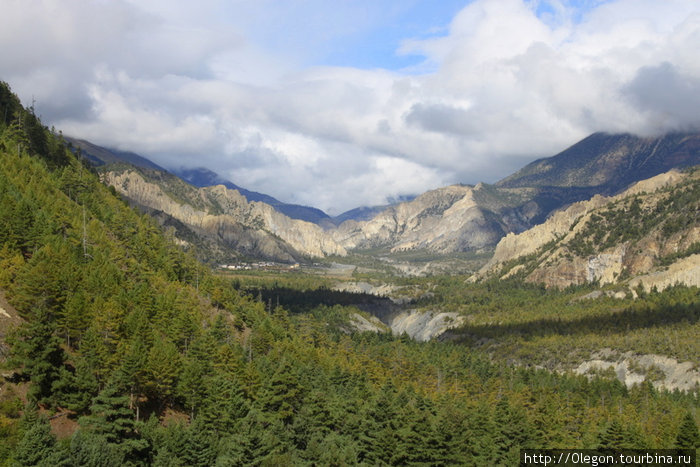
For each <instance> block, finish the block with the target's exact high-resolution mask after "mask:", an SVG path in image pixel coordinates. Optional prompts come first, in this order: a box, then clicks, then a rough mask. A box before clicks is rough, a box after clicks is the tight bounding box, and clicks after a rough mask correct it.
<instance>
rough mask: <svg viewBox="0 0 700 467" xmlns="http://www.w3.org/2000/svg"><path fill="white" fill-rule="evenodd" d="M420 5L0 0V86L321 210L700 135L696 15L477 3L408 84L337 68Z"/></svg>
mask: <svg viewBox="0 0 700 467" xmlns="http://www.w3.org/2000/svg"><path fill="white" fill-rule="evenodd" d="M430 3H431V2H425V1H420V0H414V1H411V2H407V1H399V0H387V2H370V1H356V2H322V1H320V0H313V1H308V2H297V1H291V0H290V1H286V2H273V1H269V0H260V1H256V2H245V1H235V2H230V1H215V0H207V1H204V2H196V4H195V2H173V1H168V2H166V1H155V0H153V1H149V2H140V1H138V2H137V1H135V0H134V1H116V0H115V1H111V2H101V1H87V0H60V1H59V0H6V1H5V2H4V5H3V15H2V16H0V44H1V45H2V48H3V54H2V56H0V79H2V80H4V81H7V82H9V83H10V85H11V86H12V87H13V89H14V90H15V91H17V92H18V93H19V94H20V96H21V97H22V99H23V100H24V101H25V102H30V101H31V100H32V99H34V100H35V102H36V108H37V111H38V113H39V114H40V115H41V116H42V118H43V120H44V121H45V122H46V123H48V124H50V125H55V126H56V127H57V128H58V129H61V130H62V131H63V132H64V133H66V134H70V135H75V136H79V137H82V138H86V139H89V140H91V141H93V142H95V143H98V144H102V145H105V146H109V147H114V148H118V149H125V150H131V151H135V152H138V153H141V154H143V155H145V156H146V157H149V158H151V159H153V160H154V161H155V162H157V163H158V164H160V165H163V166H165V167H171V168H174V167H179V166H185V167H197V166H206V167H208V168H211V169H213V170H216V171H218V172H219V173H221V174H222V175H223V176H225V177H228V178H230V179H231V180H232V181H234V182H235V183H237V184H239V185H241V186H245V187H246V188H248V189H252V190H256V191H261V192H264V193H268V194H271V195H273V196H275V197H277V198H279V199H281V200H284V201H287V202H296V203H301V204H307V205H313V206H316V207H320V208H321V209H324V210H326V211H330V212H332V213H339V212H342V211H343V210H346V209H351V208H353V207H357V206H360V205H375V204H382V203H384V202H385V201H386V199H387V198H389V197H397V196H401V195H407V194H414V193H420V192H422V191H425V190H427V189H430V188H436V187H438V186H442V185H446V184H449V183H456V182H464V183H476V182H478V181H487V182H493V181H495V180H498V179H499V178H502V177H504V176H506V175H508V174H509V173H510V172H512V171H513V170H515V169H517V168H519V167H520V166H522V165H524V164H526V163H527V162H529V161H530V160H531V159H533V158H535V157H542V156H548V155H552V154H554V153H555V152H557V151H560V150H562V149H564V148H566V147H567V146H568V145H570V144H573V143H574V142H576V141H577V140H579V139H581V138H583V137H585V136H587V135H588V134H590V133H592V132H595V131H608V132H633V133H637V134H642V135H653V134H659V133H663V132H667V131H687V130H694V129H698V128H699V127H700V113H699V112H698V111H697V109H698V108H700V48H699V47H698V44H700V4H699V3H698V2H697V1H696V0H664V1H663V2H659V1H656V0H610V1H595V0H590V1H583V2H582V1H577V2H573V1H571V2H569V1H564V0H551V1H536V0H532V1H523V0H475V1H472V2H464V6H463V8H455V11H457V13H456V15H455V16H453V17H451V18H447V19H445V24H444V26H445V27H444V28H438V29H435V28H432V29H431V30H425V31H416V26H415V25H413V26H412V28H413V29H410V31H411V32H415V34H413V35H411V36H407V37H404V38H403V39H402V40H400V41H399V42H397V43H396V44H395V53H396V57H399V58H400V57H413V58H414V59H413V60H409V61H411V64H410V65H409V66H407V67H404V68H397V67H396V66H395V63H398V62H400V60H399V61H395V63H394V64H392V65H389V64H387V66H386V67H381V66H373V67H371V68H370V67H366V66H363V65H361V64H355V63H352V59H351V58H349V59H348V63H345V64H341V65H338V64H337V62H338V61H339V59H338V56H336V55H334V53H335V51H336V49H337V50H340V48H342V49H343V50H345V51H347V50H348V49H351V48H352V47H353V46H354V47H355V56H360V55H361V51H362V50H363V47H364V48H366V49H367V53H368V54H369V53H371V50H372V46H371V44H369V45H368V44H367V42H366V41H365V42H363V40H362V38H363V37H373V38H374V37H380V35H378V34H379V32H381V31H382V30H383V28H389V26H388V24H389V22H391V21H397V18H401V17H402V16H401V15H402V14H404V13H406V11H407V9H411V8H413V10H412V11H413V13H414V14H415V13H416V12H417V11H418V10H416V8H428V7H429V4H430ZM377 4H380V5H381V8H380V7H379V6H377ZM404 10H406V11H404ZM419 13H420V12H419ZM414 16H420V15H417V14H415V15H414ZM404 17H405V16H404ZM423 26H424V27H425V28H427V25H423ZM407 30H408V29H407ZM341 46H342V47H341ZM386 46H387V45H386V44H377V47H378V48H379V47H386ZM328 63H333V64H334V66H329V65H327V64H328Z"/></svg>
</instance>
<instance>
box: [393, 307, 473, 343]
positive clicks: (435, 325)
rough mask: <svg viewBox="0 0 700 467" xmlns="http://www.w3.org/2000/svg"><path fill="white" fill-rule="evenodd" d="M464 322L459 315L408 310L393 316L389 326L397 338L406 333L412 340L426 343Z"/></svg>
mask: <svg viewBox="0 0 700 467" xmlns="http://www.w3.org/2000/svg"><path fill="white" fill-rule="evenodd" d="M463 322H464V317H463V316H460V315H459V313H434V312H431V311H418V310H408V311H404V312H401V313H398V314H397V315H394V316H392V317H391V319H390V320H389V323H387V324H388V325H389V327H390V328H391V332H392V334H394V335H395V336H400V335H401V334H403V333H406V334H408V335H409V336H410V337H411V338H412V339H415V340H417V341H420V342H426V341H429V340H431V339H434V338H436V337H438V336H440V335H442V334H443V333H444V332H445V331H447V330H448V329H451V328H455V327H457V326H459V325H460V324H462V323H463Z"/></svg>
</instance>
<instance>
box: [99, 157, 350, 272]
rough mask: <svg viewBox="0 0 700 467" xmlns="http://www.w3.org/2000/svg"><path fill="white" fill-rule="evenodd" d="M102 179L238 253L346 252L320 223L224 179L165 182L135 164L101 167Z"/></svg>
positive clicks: (281, 257)
mask: <svg viewBox="0 0 700 467" xmlns="http://www.w3.org/2000/svg"><path fill="white" fill-rule="evenodd" d="M103 180H104V182H105V183H107V184H108V185H112V186H114V187H115V189H116V190H117V191H118V192H119V193H121V194H122V195H124V196H125V197H127V198H128V199H130V200H132V201H133V202H135V203H137V204H139V205H141V206H144V207H146V208H149V209H153V210H157V211H161V212H164V213H166V214H167V215H169V216H172V217H173V218H174V219H177V220H178V221H181V222H183V223H184V224H186V225H187V226H189V227H191V228H193V229H194V230H195V231H196V232H197V233H199V234H203V235H205V236H207V237H209V238H213V239H216V240H219V241H221V242H224V243H225V244H226V245H228V246H229V247H231V248H233V249H236V250H239V252H241V253H242V254H246V255H251V256H258V257H265V258H270V259H275V260H278V261H298V260H299V258H300V257H302V256H311V257H322V256H327V255H341V256H343V255H345V254H346V251H345V249H344V248H343V247H342V246H340V245H338V244H337V243H336V242H335V241H334V240H333V238H332V237H331V236H330V235H328V234H327V233H326V232H324V230H323V229H322V228H321V227H319V226H317V225H315V224H312V223H310V222H305V221H301V220H296V219H290V218H288V217H287V216H285V215H283V214H280V213H279V212H277V211H275V209H274V208H272V207H271V206H269V205H267V204H265V203H262V202H252V203H249V202H248V201H247V200H246V198H245V197H244V196H242V195H241V194H240V193H238V191H236V190H229V189H227V188H226V187H224V186H223V185H217V186H212V187H206V188H195V187H192V186H191V185H187V184H186V183H184V182H178V183H177V184H176V185H172V186H167V185H166V186H165V187H164V185H163V184H161V183H158V182H157V180H156V181H152V180H147V179H146V178H145V177H144V176H143V175H142V174H141V173H139V172H137V171H135V170H124V171H121V172H118V171H109V172H105V173H104V174H103Z"/></svg>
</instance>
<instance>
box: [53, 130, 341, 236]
mask: <svg viewBox="0 0 700 467" xmlns="http://www.w3.org/2000/svg"><path fill="white" fill-rule="evenodd" d="M65 139H66V141H67V142H68V143H70V145H71V146H73V147H75V148H80V151H81V154H82V155H83V157H85V158H86V159H88V160H89V161H90V162H91V163H92V164H93V165H95V166H98V167H100V166H104V165H113V164H123V163H126V164H130V165H133V166H135V167H139V168H142V169H154V170H160V171H162V172H168V171H169V172H172V173H173V174H175V175H177V176H178V177H180V178H182V179H183V180H185V181H187V182H189V183H190V184H192V185H194V186H197V187H200V188H204V187H208V186H213V185H224V186H225V187H226V188H229V189H231V190H238V192H239V193H240V194H242V195H243V196H245V197H246V199H247V200H248V201H261V202H263V203H266V204H269V205H270V206H272V207H274V208H275V209H277V210H278V211H279V212H281V213H282V214H284V215H286V216H288V217H291V218H292V219H301V220H304V221H308V222H313V223H314V224H319V225H321V226H324V227H331V226H333V222H332V221H331V218H330V216H329V215H328V214H326V213H325V212H323V211H322V210H320V209H317V208H312V207H309V206H302V205H298V204H288V203H283V202H282V201H279V200H278V199H276V198H273V197H272V196H269V195H266V194H263V193H257V192H255V191H250V190H246V189H245V188H242V187H240V186H238V185H235V184H234V183H232V182H230V181H228V180H226V179H224V178H223V177H221V176H220V175H219V174H217V173H215V172H212V171H211V170H209V169H206V168H204V167H199V168H195V169H187V168H183V167H181V168H178V169H171V170H168V169H165V168H163V167H161V166H159V165H158V164H156V163H154V162H152V161H150V160H149V159H147V158H145V157H143V156H140V155H138V154H136V153H134V152H128V151H119V150H116V149H109V148H105V147H102V146H98V145H96V144H93V143H91V142H90V141H87V140H84V139H78V138H72V137H66V138H65Z"/></svg>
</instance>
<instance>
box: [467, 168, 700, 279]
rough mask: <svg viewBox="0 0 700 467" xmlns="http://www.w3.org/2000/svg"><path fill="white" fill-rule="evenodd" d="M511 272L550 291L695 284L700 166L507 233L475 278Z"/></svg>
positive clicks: (699, 263)
mask: <svg viewBox="0 0 700 467" xmlns="http://www.w3.org/2000/svg"><path fill="white" fill-rule="evenodd" d="M516 274H518V275H522V276H524V277H525V278H526V280H527V281H530V282H537V283H539V282H543V283H545V284H546V285H547V286H554V287H566V286H569V285H578V284H583V283H587V282H596V281H597V282H599V283H600V284H601V285H603V284H608V283H618V282H629V285H630V286H632V287H633V288H634V287H636V286H637V285H638V284H641V285H642V286H643V287H644V288H645V289H646V290H649V289H651V288H652V287H654V286H656V287H657V288H665V287H667V286H669V285H673V284H674V283H675V282H682V283H685V284H688V285H698V286H700V169H697V168H696V169H691V170H690V171H687V172H684V173H681V172H679V171H676V170H673V171H670V172H667V173H665V174H661V175H657V176H655V177H652V178H650V179H648V180H644V181H641V182H638V183H636V184H635V185H633V186H632V187H631V188H629V189H628V190H625V191H624V192H622V193H620V194H618V195H616V196H612V197H605V196H601V195H596V196H594V197H593V198H591V199H590V200H588V201H581V202H578V203H575V204H573V205H571V206H569V207H568V208H567V209H565V210H562V211H559V212H556V213H555V214H553V215H552V216H551V217H550V218H549V219H548V220H547V221H546V222H544V223H543V224H540V225H537V226H535V227H533V228H532V229H529V230H527V231H525V232H522V233H520V234H517V235H516V234H509V235H507V236H506V237H504V238H503V239H502V240H501V241H500V242H499V243H498V245H497V246H496V251H495V253H494V256H493V258H492V259H491V260H490V261H489V263H488V264H486V265H485V266H484V267H483V268H482V270H481V271H480V272H479V274H478V277H485V276H489V275H496V276H498V277H501V278H506V277H509V276H513V275H516ZM630 278H633V279H632V280H630Z"/></svg>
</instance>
